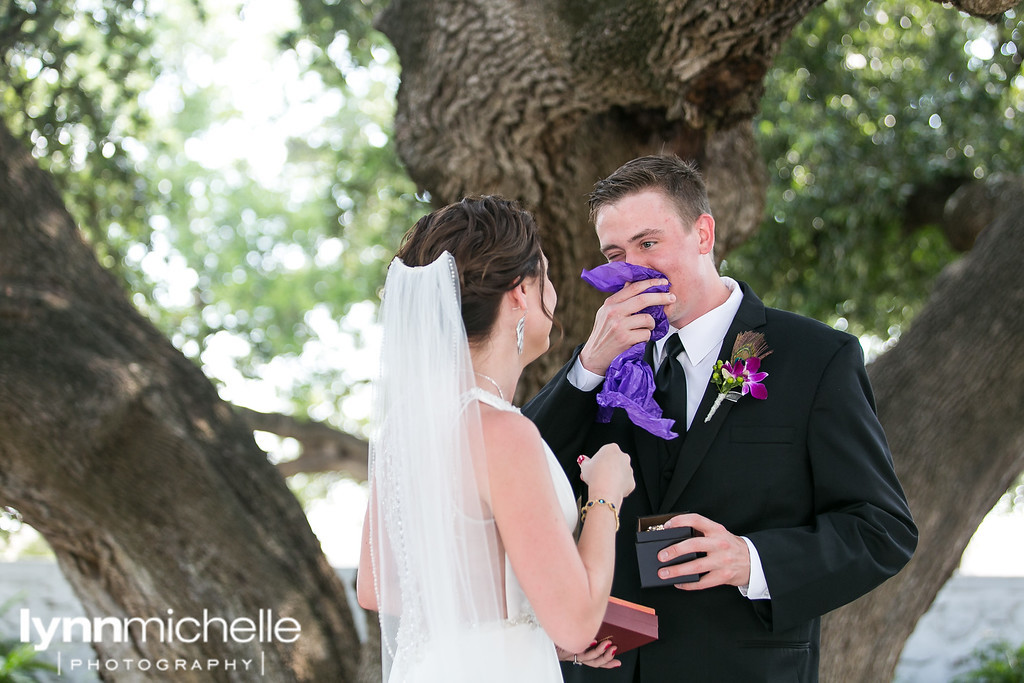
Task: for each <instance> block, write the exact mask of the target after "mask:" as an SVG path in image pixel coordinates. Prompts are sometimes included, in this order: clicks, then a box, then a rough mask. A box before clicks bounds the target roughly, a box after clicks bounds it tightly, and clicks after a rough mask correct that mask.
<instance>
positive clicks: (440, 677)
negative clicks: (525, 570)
mask: <svg viewBox="0 0 1024 683" xmlns="http://www.w3.org/2000/svg"><path fill="white" fill-rule="evenodd" d="M465 399H466V400H468V401H472V400H474V399H475V400H477V401H479V402H481V403H486V404H487V405H489V406H492V407H494V408H497V409H499V410H510V411H515V412H519V409H518V408H516V407H515V406H513V405H512V404H511V403H508V402H507V401H504V400H502V399H500V398H498V397H497V396H495V395H494V394H492V393H489V392H487V391H484V390H483V389H479V388H477V387H473V388H472V389H470V390H469V392H467V394H466V395H465ZM544 450H545V453H546V454H547V461H548V468H549V470H550V473H551V481H552V483H553V484H554V488H555V494H556V495H557V496H558V501H559V503H560V505H561V507H562V512H563V514H564V516H565V525H566V528H567V529H568V530H569V531H570V533H571V532H572V531H573V529H575V526H576V521H577V510H576V499H575V497H574V496H573V492H572V487H571V486H570V484H569V480H568V479H567V478H566V476H565V473H564V472H563V471H562V468H561V466H560V465H559V464H558V461H557V460H556V459H555V455H554V453H552V451H551V449H550V447H548V445H547V444H546V443H545V444H544ZM483 523H485V524H491V525H493V524H494V520H493V519H491V520H489V521H487V522H483ZM505 604H506V608H507V614H508V617H507V618H506V619H504V620H503V621H498V622H494V623H489V624H480V625H477V626H473V627H463V628H461V629H457V630H455V631H454V632H452V633H448V634H445V635H443V636H442V635H435V636H433V637H431V639H430V640H428V641H427V642H423V643H418V644H416V645H410V644H408V643H403V642H402V638H401V635H400V633H399V638H398V642H399V643H400V645H399V648H398V651H397V652H396V653H395V660H394V664H393V667H392V669H391V676H390V677H389V678H388V682H389V683H450V682H453V681H457V680H458V681H461V680H463V679H462V678H455V677H453V673H452V670H451V669H452V666H451V663H452V662H458V665H457V669H458V670H459V671H460V672H473V678H472V679H471V680H472V681H488V683H524V682H525V683H557V682H560V681H561V680H562V673H561V670H560V668H559V665H558V656H557V654H556V653H555V646H554V643H553V642H552V641H551V639H550V638H549V637H548V635H547V633H545V631H544V629H543V628H541V626H540V624H539V623H538V622H537V617H536V616H535V614H534V611H533V608H532V607H531V605H530V602H529V600H527V598H526V594H525V593H524V592H523V589H522V587H521V586H520V585H519V581H518V580H517V579H516V576H515V573H514V572H513V571H512V566H511V564H510V563H509V562H508V559H507V558H506V559H505ZM467 683H468V682H467Z"/></svg>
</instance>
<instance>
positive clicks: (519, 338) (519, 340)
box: [516, 313, 526, 356]
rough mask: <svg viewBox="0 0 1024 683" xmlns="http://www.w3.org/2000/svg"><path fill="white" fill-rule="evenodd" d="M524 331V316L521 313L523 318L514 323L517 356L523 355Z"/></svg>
mask: <svg viewBox="0 0 1024 683" xmlns="http://www.w3.org/2000/svg"><path fill="white" fill-rule="evenodd" d="M525 331H526V314H525V313H523V317H522V318H520V319H519V322H518V323H516V349H517V350H518V351H519V355H520V356H521V355H523V333H524V332H525Z"/></svg>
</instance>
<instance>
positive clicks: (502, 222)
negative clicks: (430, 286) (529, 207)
mask: <svg viewBox="0 0 1024 683" xmlns="http://www.w3.org/2000/svg"><path fill="white" fill-rule="evenodd" d="M445 251H447V252H449V253H450V254H451V255H452V256H453V257H455V265H456V267H457V268H458V271H459V287H460V289H461V293H462V321H463V323H464V324H465V326H466V337H467V339H468V340H469V342H470V343H471V344H472V343H474V342H477V341H480V340H482V339H484V338H486V337H487V336H488V334H489V333H490V331H491V327H492V326H493V325H494V321H495V320H496V319H497V317H498V306H499V304H500V302H501V297H502V295H503V294H505V292H508V291H509V290H512V289H514V288H515V287H517V286H518V285H519V283H521V282H522V281H523V280H527V279H531V278H535V277H539V276H541V275H543V274H544V273H543V272H542V269H543V267H544V260H543V258H542V252H541V245H540V235H539V231H538V229H537V223H536V221H535V220H534V219H533V215H532V214H530V212H528V211H526V210H525V209H523V208H522V207H521V206H520V205H519V203H518V202H516V201H514V200H510V199H504V198H502V197H496V196H485V197H466V198H465V199H463V200H462V201H461V202H458V203H456V204H449V205H448V206H445V207H442V208H440V209H437V210H436V211H433V212H431V213H429V214H427V215H426V216H424V217H423V218H421V219H419V220H418V221H417V222H416V225H414V226H412V228H411V229H410V230H409V232H407V233H406V234H405V237H403V238H402V245H401V247H400V248H399V250H398V253H397V254H395V255H396V256H397V257H398V258H400V259H402V262H403V263H405V265H407V266H410V267H412V266H425V265H427V264H430V263H433V262H434V261H435V260H436V259H437V258H438V257H439V256H440V255H441V254H442V253H443V252H445ZM541 306H542V307H543V309H544V313H545V315H547V316H548V318H551V317H552V315H551V312H550V311H549V310H548V307H547V304H545V303H544V290H543V288H542V289H541Z"/></svg>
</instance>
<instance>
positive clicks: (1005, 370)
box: [378, 0, 1024, 681]
mask: <svg viewBox="0 0 1024 683" xmlns="http://www.w3.org/2000/svg"><path fill="white" fill-rule="evenodd" d="M818 4H820V3H819V2H818V1H817V0H805V1H801V0H790V1H777V2H759V1H758V0H745V1H742V2H721V3H706V2H696V1H687V0H678V1H673V0H653V1H650V2H645V3H627V4H623V3H613V2H609V1H603V0H591V1H590V2H585V3H579V2H571V1H569V0H563V1H562V2H554V3H528V2H521V1H517V0H493V1H490V2H486V3H475V2H469V1H467V0H395V1H394V2H392V4H391V5H390V7H389V8H388V10H387V11H386V12H385V14H384V15H382V17H381V18H380V20H379V22H378V24H379V27H380V28H381V30H383V31H384V32H385V34H387V35H388V37H389V38H390V39H391V40H392V42H393V44H394V45H395V48H396V50H397V52H398V55H399V58H400V60H401V64H402V83H401V87H400V89H399V93H398V111H397V114H396V124H395V125H396V131H395V135H396V141H397V145H398V149H399V153H400V155H401V156H402V159H403V161H404V162H405V165H406V167H407V168H408V169H409V172H410V175H411V176H412V178H413V179H414V180H415V181H416V182H417V183H419V184H420V185H421V186H422V187H423V188H425V189H427V190H428V191H430V193H431V194H432V195H433V196H434V198H435V199H436V200H437V201H438V202H440V203H445V202H449V201H453V200H456V199H458V198H459V197H460V196H462V195H463V194H472V193H500V194H504V195H506V196H510V197H516V198H519V199H521V200H523V201H524V202H525V203H526V205H527V206H528V207H529V208H531V209H532V210H533V211H534V213H535V215H536V216H537V218H538V222H539V223H540V225H541V228H542V231H543V233H544V234H543V236H544V243H545V249H546V251H547V254H548V257H549V259H550V263H551V278H552V281H553V282H554V284H555V287H556V289H557V290H558V293H559V306H558V310H557V311H556V315H557V317H558V318H559V320H560V321H561V322H562V324H563V326H564V329H565V342H566V343H565V345H564V347H563V348H562V349H561V350H558V349H555V350H554V352H553V353H549V354H547V356H545V358H544V359H542V361H541V362H539V363H536V364H534V366H531V368H530V370H529V371H528V374H527V376H525V377H524V379H523V381H522V382H521V383H520V390H519V393H518V395H519V398H520V399H522V398H524V397H527V396H530V395H532V394H533V393H534V392H535V391H536V389H537V388H538V387H539V386H540V385H541V384H542V383H543V382H544V380H545V379H546V378H547V377H550V376H551V375H552V374H553V371H554V368H555V366H557V365H560V364H561V363H562V362H564V359H565V357H566V355H567V353H568V348H571V346H572V345H575V344H577V343H580V342H582V341H584V340H585V339H586V336H587V334H588V333H589V330H590V327H591V325H592V323H593V317H592V316H593V314H594V312H595V311H596V310H597V307H598V306H599V304H600V297H599V295H597V294H596V293H595V292H592V291H588V290H587V289H586V288H584V287H583V286H581V285H580V283H579V273H580V270H581V269H582V268H585V267H593V266H594V265H596V264H598V263H600V262H601V261H602V258H601V256H600V254H599V253H598V251H597V244H596V242H597V240H596V239H595V238H594V236H593V234H592V232H591V228H590V227H589V221H588V218H587V210H586V206H585V204H586V202H585V198H586V194H587V192H588V191H589V190H590V189H591V187H592V185H593V183H594V182H595V181H596V180H598V179H599V178H601V177H604V176H605V175H607V174H608V173H610V172H611V171H612V170H614V169H615V168H616V167H617V166H619V165H620V164H621V163H623V162H625V161H627V160H628V159H631V158H634V157H637V156H640V155H643V154H649V153H654V152H661V151H667V152H675V153H678V154H679V155H680V156H683V157H686V158H691V159H695V160H696V161H697V162H698V163H699V164H700V166H701V168H702V169H703V171H704V173H705V175H706V177H707V181H708V188H709V194H710V195H711V202H712V208H713V210H714V213H715V218H716V224H717V239H718V243H717V244H716V254H717V255H719V256H721V255H722V254H724V253H725V252H726V251H727V250H728V249H730V248H732V247H734V246H736V245H737V244H740V243H742V241H743V240H745V239H746V238H747V237H748V236H749V235H750V234H753V232H755V231H756V230H757V228H758V226H759V224H760V221H761V218H762V213H763V204H764V196H765V186H766V175H765V171H764V169H763V168H762V162H761V161H760V158H759V156H758V155H757V152H756V148H755V146H754V142H753V135H752V133H751V128H750V122H751V119H752V117H753V116H754V114H755V113H756V111H757V106H758V101H759V99H760V96H761V93H762V88H763V86H762V81H763V76H764V74H765V73H766V71H767V69H768V67H769V65H770V64H771V61H772V59H773V58H774V56H775V55H776V53H777V51H778V48H779V46H780V45H781V43H782V41H784V40H785V39H786V38H787V37H788V36H789V34H790V32H791V30H792V28H793V26H794V25H795V24H796V23H797V22H798V21H800V20H801V19H802V18H803V17H804V16H805V15H806V14H807V13H808V12H809V11H810V10H811V9H812V8H813V7H815V6H816V5H818ZM1014 4H1015V2H1014V0H976V1H974V2H967V1H964V2H960V3H958V6H959V7H961V8H962V9H964V10H965V11H969V12H975V13H977V14H979V15H982V16H989V15H992V14H994V13H998V12H1003V11H1005V10H1007V9H1010V8H1011V7H1013V6H1014ZM1020 213H1021V212H1020V209H1017V214H1018V215H1019V214H1020ZM1009 215H1011V216H1012V214H1009ZM1014 221H1015V219H1011V218H1008V217H1007V214H1005V213H1004V214H1002V218H1000V221H997V223H996V224H994V225H993V227H991V228H989V232H990V233H991V235H989V236H988V237H987V238H986V237H985V236H983V237H982V238H981V242H985V247H984V248H983V249H981V250H980V251H979V247H980V246H981V245H980V244H979V247H975V251H974V253H972V254H971V255H970V256H969V257H967V258H966V259H964V261H963V262H962V263H961V264H960V265H958V266H957V267H955V268H953V269H952V270H951V271H950V273H949V274H947V276H946V277H945V278H944V279H943V281H942V282H940V283H939V284H938V285H937V289H936V296H935V297H934V298H933V300H932V303H931V304H930V306H929V307H928V310H926V311H925V312H924V313H922V314H921V316H920V319H919V321H916V322H915V323H914V328H913V330H911V331H910V332H909V333H907V334H906V335H905V336H904V339H903V340H902V341H901V342H900V344H899V345H898V346H897V347H896V348H895V349H894V350H893V351H891V352H889V353H887V354H886V355H885V356H884V357H883V359H882V360H880V361H878V362H877V363H875V366H874V367H873V369H872V374H873V377H874V380H875V383H876V389H877V393H878V405H879V408H880V414H881V416H882V420H883V424H884V425H885V426H886V428H887V430H886V431H887V434H888V435H889V438H890V440H891V442H892V447H893V453H894V459H895V461H896V465H897V469H898V471H899V473H900V476H901V478H902V480H903V482H904V484H905V487H906V489H907V492H908V495H909V497H910V501H911V506H912V509H913V511H914V512H915V515H916V516H917V518H918V522H919V523H920V525H921V531H922V541H921V547H920V550H919V551H918V554H917V556H916V558H915V559H914V561H913V562H912V563H911V564H910V565H909V566H908V567H907V568H906V569H905V570H904V571H903V572H902V573H901V574H900V576H899V577H898V578H897V579H895V580H891V581H889V582H887V583H886V584H884V585H883V586H882V588H880V589H878V590H876V591H874V592H873V593H872V594H870V595H869V596H867V597H866V598H864V599H862V600H860V601H858V602H857V603H855V604H853V605H851V606H848V607H846V608H844V609H843V610H840V611H838V612H837V613H835V614H833V615H831V616H829V617H828V619H827V620H826V627H825V629H824V636H823V647H824V650H823V660H822V674H823V676H822V680H835V681H847V680H851V681H852V680H877V681H882V680H891V678H892V675H893V670H894V667H895V664H896V662H897V660H898V657H899V654H900V651H901V650H902V647H903V643H904V641H905V639H906V637H907V636H908V635H909V634H910V632H911V631H912V630H913V627H914V625H915V624H916V623H917V620H918V619H919V617H920V616H921V615H922V614H923V613H924V611H925V610H926V609H927V607H928V605H930V604H931V602H932V600H933V599H934V597H935V595H936V593H937V592H938V590H939V588H941V586H942V584H943V583H944V582H945V580H946V579H947V578H948V576H949V574H950V573H951V572H952V570H953V569H954V568H955V566H956V564H957V562H958V560H959V558H960V556H961V554H962V552H963V549H964V547H965V546H966V544H967V542H968V540H969V539H970V537H971V535H972V534H973V532H974V530H975V529H976V528H977V526H978V523H979V522H980V520H981V518H982V516H983V515H984V514H985V512H987V511H988V510H989V509H990V508H991V507H992V505H993V504H994V502H995V501H996V500H997V499H998V497H999V495H1001V494H1002V493H1003V492H1004V491H1005V490H1006V487H1007V486H1008V485H1009V483H1010V482H1011V481H1012V480H1013V478H1014V477H1015V476H1017V474H1018V473H1019V472H1020V471H1021V469H1022V467H1024V462H1022V454H1024V448H1022V447H1021V446H1022V437H1024V430H1022V427H1021V425H1020V420H1019V415H1020V414H1021V407H1022V406H1021V401H1022V391H1024V390H1022V386H1024V385H1022V384H1021V382H1020V379H1021V377H1020V374H1021V372H1022V371H1024V363H1022V362H1021V361H1020V360H1019V354H1016V353H1015V352H1014V351H1013V348H1014V347H1013V346H1011V345H1010V344H1009V342H1011V340H1012V339H1013V335H1014V334H1016V335H1017V337H1018V338H1020V333H1021V332H1024V330H1021V324H1022V318H1021V316H1020V315H1019V311H1020V310H1021V303H1022V302H1021V285H1020V284H1019V282H1014V281H1013V277H1014V276H1015V275H1016V273H1017V272H1018V271H1019V267H1018V266H1019V264H1016V263H1012V262H1008V261H1007V259H1011V255H1014V254H1019V253H1020V252H1019V251H1018V249H1019V248H1020V245H1019V244H1018V242H1019V241H1020V239H1021V233H1022V228H1021V224H1020V222H1019V220H1017V221H1016V222H1014ZM1011 260H1012V259H1011ZM997 263H998V264H999V265H998V266H997V265H996V264H997ZM997 271H998V272H997ZM567 347H568V348H567ZM1006 366H1010V367H1006ZM996 387H998V389H994V388H996ZM996 391H998V394H997V393H996Z"/></svg>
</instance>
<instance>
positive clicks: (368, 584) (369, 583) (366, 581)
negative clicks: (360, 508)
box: [356, 498, 378, 612]
mask: <svg viewBox="0 0 1024 683" xmlns="http://www.w3.org/2000/svg"><path fill="white" fill-rule="evenodd" d="M372 505H373V499H372V498H371V499H370V502H369V504H367V506H366V515H364V517H363V544H362V547H361V549H360V551H359V570H358V571H357V572H356V599H357V600H358V601H359V606H360V607H362V608H363V609H368V610H372V611H374V612H376V611H378V608H377V591H376V590H374V587H373V566H372V563H371V561H370V507H371V506H372Z"/></svg>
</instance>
